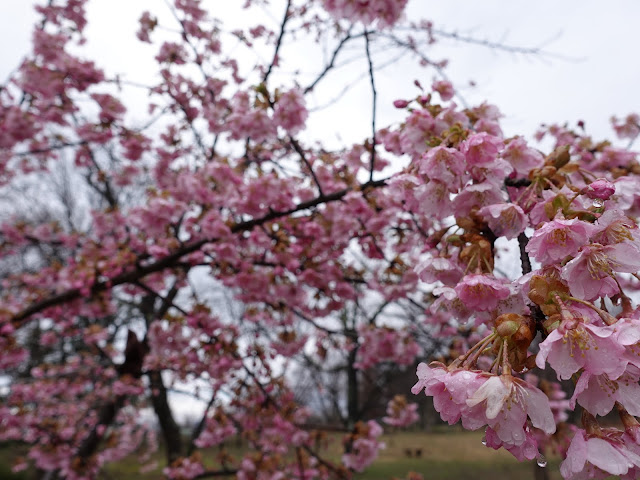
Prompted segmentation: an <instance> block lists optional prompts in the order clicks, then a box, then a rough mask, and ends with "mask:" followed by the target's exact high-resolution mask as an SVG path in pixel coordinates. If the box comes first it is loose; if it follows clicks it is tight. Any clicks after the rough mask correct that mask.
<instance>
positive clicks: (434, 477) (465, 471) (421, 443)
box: [0, 429, 561, 480]
mask: <svg viewBox="0 0 640 480" xmlns="http://www.w3.org/2000/svg"><path fill="white" fill-rule="evenodd" d="M481 439H482V432H459V431H455V430H453V429H447V430H444V431H442V432H437V433H418V432H415V433H411V432H402V433H395V434H387V435H385V437H384V441H385V443H386V445H387V446H386V448H385V449H384V450H382V451H381V453H380V456H379V458H378V460H377V461H376V462H375V463H374V464H373V465H372V466H371V467H369V469H367V470H366V471H365V472H363V473H361V474H358V475H356V476H355V478H356V479H359V480H365V479H366V480H390V479H391V478H393V477H398V478H405V477H406V474H407V473H408V472H409V471H414V472H417V473H420V474H422V475H423V476H424V478H425V480H447V479H456V480H458V479H473V480H513V479H518V480H520V479H524V480H529V479H531V480H533V478H534V476H533V469H534V465H533V462H526V463H520V462H518V461H517V460H515V459H514V458H513V457H512V456H511V455H510V454H509V453H508V452H506V451H502V450H501V451H495V450H492V449H490V448H487V447H485V446H484V445H482V442H481ZM340 445H341V444H340V440H339V437H336V440H335V441H334V442H333V445H331V446H330V448H329V452H328V453H327V455H328V457H333V459H334V460H335V459H337V458H338V456H339V453H338V452H339V448H340ZM409 448H410V449H411V450H412V455H411V457H408V455H407V452H406V450H407V449H409ZM415 449H421V450H422V452H421V455H420V458H416V455H415ZM231 450H232V451H231V453H232V454H235V455H237V454H239V453H240V452H239V451H237V450H236V449H231ZM233 450H235V451H233ZM19 453H20V452H15V450H14V451H12V450H9V449H7V448H2V449H0V479H2V480H5V479H6V480H30V479H31V478H33V477H32V476H31V475H28V474H26V473H24V472H23V473H22V474H19V475H12V474H11V473H10V470H9V465H10V463H11V460H12V458H13V457H14V456H15V455H17V454H19ZM214 456H215V451H213V450H212V451H205V452H203V457H204V458H205V459H207V457H209V458H211V459H212V458H213V457H214ZM159 458H160V457H159ZM207 463H209V462H207ZM160 464H162V461H160ZM558 464H559V459H557V458H551V459H550V461H549V465H548V466H547V467H546V468H548V469H549V474H550V479H551V480H560V479H561V477H560V474H559V472H558ZM138 468H139V465H138V464H137V463H136V460H135V459H134V458H131V459H127V460H125V461H123V462H120V463H118V464H113V465H110V466H109V468H108V469H107V471H106V472H105V475H104V476H103V477H102V478H103V479H105V480H160V479H162V478H163V477H162V475H161V473H160V469H158V470H157V471H155V472H151V473H147V474H141V473H139V471H138Z"/></svg>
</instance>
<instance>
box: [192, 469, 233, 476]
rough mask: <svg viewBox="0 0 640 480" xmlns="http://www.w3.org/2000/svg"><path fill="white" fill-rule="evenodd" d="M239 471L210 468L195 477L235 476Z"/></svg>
mask: <svg viewBox="0 0 640 480" xmlns="http://www.w3.org/2000/svg"><path fill="white" fill-rule="evenodd" d="M236 473H238V470H233V469H232V470H209V471H206V472H202V473H201V474H200V475H198V476H197V477H194V478H214V477H233V476H235V475H236Z"/></svg>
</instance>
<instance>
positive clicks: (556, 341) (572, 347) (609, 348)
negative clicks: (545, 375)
mask: <svg viewBox="0 0 640 480" xmlns="http://www.w3.org/2000/svg"><path fill="white" fill-rule="evenodd" d="M614 333H615V329H614V328H613V327H598V326H595V325H590V324H588V323H582V322H579V321H573V322H566V321H565V322H563V323H562V324H561V325H560V326H559V327H558V328H557V329H556V330H554V331H552V332H551V333H550V334H549V335H548V336H547V338H546V339H545V340H544V341H543V342H542V343H541V344H540V352H539V353H538V355H537V357H536V365H537V366H538V367H539V368H544V366H545V363H546V362H547V361H548V362H549V365H550V366H551V368H553V369H554V370H555V371H556V373H557V375H558V379H561V380H567V379H569V378H571V376H572V375H573V374H574V373H576V372H577V371H578V370H580V369H581V368H584V370H585V371H587V372H590V373H591V374H593V375H601V374H607V375H608V376H609V378H613V379H616V378H618V377H619V376H620V375H622V373H623V372H624V370H625V368H626V365H627V362H626V361H625V360H624V352H625V349H624V347H623V346H622V345H620V343H618V342H617V341H616V337H615V335H614Z"/></svg>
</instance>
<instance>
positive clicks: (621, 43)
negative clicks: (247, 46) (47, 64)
mask: <svg viewBox="0 0 640 480" xmlns="http://www.w3.org/2000/svg"><path fill="white" fill-rule="evenodd" d="M33 3H34V2H32V1H28V0H0V42H1V43H0V44H1V45H3V47H2V49H1V50H0V78H1V79H4V78H6V76H7V73H8V72H9V71H10V70H11V69H13V68H14V67H15V66H16V65H17V64H18V63H19V61H20V59H21V58H22V56H23V55H24V53H25V52H26V51H27V49H28V44H29V38H30V26H31V24H32V23H33V21H34V20H35V18H36V16H35V15H34V14H33V12H32V4H33ZM241 3H243V2H242V0H231V1H229V2H225V5H224V11H226V10H227V9H228V8H229V5H233V6H234V7H237V5H240V4H241ZM271 3H272V4H273V5H274V8H277V7H280V8H281V6H280V2H275V1H272V2H271ZM203 4H204V5H207V4H209V5H211V7H212V10H214V11H215V10H217V11H219V12H220V11H221V10H220V9H221V5H220V2H218V1H216V0H204V2H203ZM235 4H237V5H235ZM145 8H154V9H155V10H159V11H162V10H164V11H166V7H165V4H164V2H163V1H162V0H136V1H135V2H132V1H130V0H92V1H91V2H89V20H90V27H89V30H88V31H87V36H88V38H89V46H90V47H91V51H92V52H95V56H97V57H98V59H97V61H98V64H99V65H102V66H105V67H106V69H107V70H108V71H117V72H120V73H125V74H127V76H128V77H129V78H130V79H132V80H133V79H137V78H140V79H143V78H144V77H145V74H146V73H147V72H148V71H150V70H151V69H152V68H153V61H150V60H149V59H150V58H151V57H152V56H153V50H150V49H148V50H145V49H144V48H142V49H141V50H132V49H131V45H132V42H133V40H134V32H135V30H136V28H137V18H138V17H139V14H140V11H141V10H142V9H145ZM407 16H408V17H409V18H410V19H418V18H422V17H424V18H428V19H431V20H432V21H433V22H434V24H435V27H436V28H440V29H442V30H447V31H457V32H459V33H460V34H466V35H472V36H475V37H477V38H480V39H487V40H492V41H503V42H504V43H506V44H513V45H520V46H536V45H540V44H543V43H544V44H545V49H546V50H548V51H549V52H553V53H556V54H558V55H559V57H534V56H522V55H515V54H510V53H505V52H500V51H492V50H488V49H486V48H482V47H478V46H470V45H465V44H462V43H459V42H452V41H442V42H441V43H440V45H439V46H437V47H434V49H433V50H432V51H430V52H428V53H429V55H430V56H431V57H433V58H449V59H450V61H451V62H450V66H449V67H448V69H447V73H448V75H449V77H450V78H452V79H453V80H454V83H455V84H456V86H457V87H459V88H460V89H461V91H463V92H464V95H465V97H466V98H467V99H468V100H470V101H471V102H480V101H482V100H485V99H487V100H489V101H490V102H491V103H494V104H496V105H498V106H499V107H500V109H501V110H502V112H503V113H504V114H505V121H504V129H505V133H507V134H515V133H522V134H527V135H531V134H532V133H533V132H534V131H535V129H536V127H537V126H538V125H539V124H540V123H543V122H547V123H552V122H564V121H569V122H570V124H575V122H576V121H577V120H580V119H582V120H584V121H585V122H586V124H587V128H588V130H589V131H591V132H593V133H594V134H595V135H596V136H610V129H609V127H608V119H609V117H610V116H611V115H618V116H623V115H626V114H627V113H629V112H632V111H640V89H639V82H638V81H639V80H640V62H638V61H637V58H638V57H637V47H638V45H640V28H639V27H638V21H639V20H640V2H638V1H637V0H616V1H611V2H606V4H605V2H601V1H598V0H563V1H557V0H537V1H536V2H524V1H518V0H483V1H481V2H480V1H472V0H410V1H409V6H408V9H407ZM269 21H270V20H269V18H267V17H265V22H267V23H268V22H269ZM285 53H286V52H285ZM145 57H146V58H145ZM145 60H146V61H145ZM433 77H434V73H433V72H432V71H424V70H409V69H406V70H405V69H401V68H391V69H389V70H387V71H384V72H382V73H381V75H380V76H379V90H384V89H387V91H389V90H390V91H392V92H394V93H395V92H397V93H398V95H397V97H402V96H405V97H410V96H411V95H415V94H416V93H417V92H416V90H415V88H413V87H412V83H413V80H414V79H415V78H419V79H420V80H421V82H422V83H423V84H429V83H430V81H431V80H432V78H433ZM471 80H473V81H475V82H476V84H477V87H475V88H469V87H468V85H469V81H471ZM394 93H391V94H390V95H391V97H384V96H382V95H381V96H380V101H381V103H380V105H379V111H380V114H381V117H380V119H379V122H378V124H379V125H384V124H386V123H388V121H389V120H387V121H385V119H386V118H391V119H394V118H395V119H397V118H399V117H397V116H395V117H394V116H393V113H394V112H393V109H392V108H391V107H390V105H389V101H388V98H392V97H393V96H394ZM350 95H351V97H352V98H351V99H349V102H350V103H349V105H348V106H347V110H346V111H347V112H358V116H359V117H361V116H363V115H368V105H367V97H368V95H369V92H368V86H367V84H366V81H365V82H362V85H360V86H359V88H356V89H354V91H353V92H352V93H351V94H350ZM320 100H321V99H318V101H320ZM387 115H391V116H389V117H387ZM312 126H313V128H314V129H317V128H327V129H328V132H329V133H328V134H327V135H328V136H329V137H332V138H336V136H337V135H340V137H342V138H343V140H345V141H347V140H355V139H356V138H358V137H362V136H366V135H367V134H368V122H366V121H361V122H354V118H353V115H352V114H346V115H335V114H333V113H332V114H331V116H325V118H323V117H322V116H319V117H318V118H317V119H316V120H314V123H313V125H312ZM352 135H353V137H352ZM345 136H346V138H345Z"/></svg>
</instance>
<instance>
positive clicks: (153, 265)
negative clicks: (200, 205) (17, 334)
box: [11, 179, 387, 328]
mask: <svg viewBox="0 0 640 480" xmlns="http://www.w3.org/2000/svg"><path fill="white" fill-rule="evenodd" d="M386 182H387V180H386V179H381V180H376V181H374V182H367V183H364V184H362V185H359V186H357V187H355V188H354V187H349V188H345V189H342V190H339V191H337V192H333V193H330V194H326V195H320V196H318V197H316V198H314V199H311V200H308V201H306V202H302V203H300V204H298V205H297V206H295V207H293V208H291V209H289V210H284V211H271V212H269V213H268V214H266V215H264V216H262V217H258V218H254V219H252V220H247V221H245V222H240V223H237V224H235V225H234V226H232V227H231V232H232V233H240V232H244V231H248V230H251V229H253V228H254V227H256V226H258V225H262V224H263V223H266V222H270V221H271V220H275V219H278V218H282V217H286V216H289V215H292V214H294V213H298V212H301V211H304V210H307V209H310V208H313V207H317V206H319V205H322V204H325V203H330V202H335V201H338V200H340V199H342V198H344V197H345V196H346V195H347V193H349V192H351V191H354V190H356V189H359V190H366V189H369V188H379V187H382V186H384V185H386ZM217 240H218V239H217V238H213V239H211V238H206V239H200V240H194V241H192V242H188V243H185V244H184V245H183V246H182V247H180V248H179V249H177V250H175V251H174V252H173V253H170V254H169V255H167V256H166V257H163V258H161V259H159V260H156V261H153V262H150V263H148V264H146V265H145V264H142V265H141V264H138V265H137V266H136V267H134V268H133V269H131V270H127V271H125V272H123V273H121V274H119V275H116V276H115V277H113V278H111V279H109V280H103V281H99V282H96V283H95V284H94V285H93V287H91V296H94V295H96V294H98V293H100V292H103V291H106V290H108V289H111V288H113V287H116V286H118V285H123V284H126V283H135V282H136V281H138V280H140V279H142V278H144V277H146V276H147V275H149V274H151V273H156V272H160V271H162V270H164V269H166V268H172V267H175V266H176V264H177V263H178V262H179V261H180V259H181V258H182V257H184V256H186V255H189V254H191V253H193V252H196V251H198V250H200V249H201V248H202V247H203V246H204V245H206V244H208V243H213V242H216V241H217ZM82 296H83V294H82V291H81V289H79V288H73V289H70V290H66V291H64V292H61V293H58V294H55V295H51V296H50V297H47V298H44V299H42V300H40V301H38V302H35V303H33V304H32V305H30V306H29V307H27V308H25V309H24V310H22V311H21V312H18V313H17V314H16V315H14V316H13V317H12V318H11V322H12V323H13V326H14V327H16V328H18V327H20V326H21V325H22V323H23V322H24V321H25V320H27V319H28V318H29V317H31V316H32V315H35V314H37V313H40V312H42V311H43V310H45V309H47V308H50V307H54V306H57V305H61V304H63V303H67V302H71V301H73V300H77V299H79V298H82Z"/></svg>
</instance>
